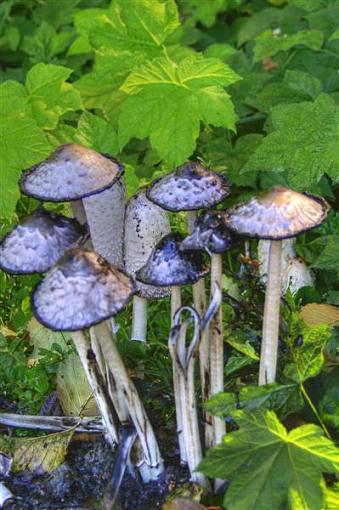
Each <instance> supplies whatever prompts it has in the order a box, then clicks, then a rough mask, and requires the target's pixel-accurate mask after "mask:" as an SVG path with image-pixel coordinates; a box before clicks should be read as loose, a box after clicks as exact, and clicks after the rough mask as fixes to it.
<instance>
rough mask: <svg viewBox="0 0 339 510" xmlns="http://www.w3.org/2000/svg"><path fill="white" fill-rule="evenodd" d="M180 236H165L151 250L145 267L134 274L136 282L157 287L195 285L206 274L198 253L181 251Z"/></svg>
mask: <svg viewBox="0 0 339 510" xmlns="http://www.w3.org/2000/svg"><path fill="white" fill-rule="evenodd" d="M182 240H183V237H182V236H181V235H180V234H169V235H167V236H165V237H164V238H163V239H162V240H161V241H160V242H159V243H158V244H157V245H156V247H155V248H154V249H153V251H152V253H151V255H150V258H149V259H148V261H147V263H146V265H145V266H144V267H142V268H141V269H139V271H137V272H136V278H137V280H140V281H141V282H143V283H148V284H151V285H159V286H169V285H170V286H172V285H186V284H193V283H196V282H197V281H198V280H199V279H200V278H202V277H203V276H205V275H206V274H207V273H208V267H207V266H206V265H205V264H204V260H203V256H202V254H201V253H199V252H194V251H181V250H180V244H181V242H182Z"/></svg>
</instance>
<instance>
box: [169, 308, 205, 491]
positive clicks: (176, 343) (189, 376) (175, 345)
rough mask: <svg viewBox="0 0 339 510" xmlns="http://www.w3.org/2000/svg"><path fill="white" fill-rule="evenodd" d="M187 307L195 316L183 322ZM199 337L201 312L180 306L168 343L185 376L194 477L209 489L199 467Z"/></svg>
mask: <svg viewBox="0 0 339 510" xmlns="http://www.w3.org/2000/svg"><path fill="white" fill-rule="evenodd" d="M184 310H189V311H190V313H191V315H192V317H191V318H190V319H188V320H186V321H185V322H183V323H182V324H180V315H181V313H182V312H183V311H184ZM192 319H193V320H194V335H193V339H192V341H191V343H190V345H189V346H188V349H187V351H186V347H185V340H186V333H187V327H188V325H189V323H190V322H191V321H192ZM200 340H201V321H200V316H199V314H198V313H197V312H196V311H195V310H193V309H192V308H189V307H183V308H181V309H179V310H178V311H177V312H176V314H175V317H174V325H173V327H172V329H171V332H170V335H169V341H168V345H169V351H170V354H171V357H172V359H173V365H174V366H175V367H176V371H177V372H178V373H180V375H181V378H182V383H181V385H180V394H181V415H182V423H183V437H184V441H185V446H186V451H187V461H188V467H189V470H190V474H191V480H192V481H193V482H196V483H198V484H199V485H200V486H201V487H203V488H204V489H207V490H208V489H210V485H209V482H208V479H207V478H206V476H205V475H204V474H203V473H201V472H199V471H196V469H197V467H198V465H199V464H200V462H201V460H202V448H201V441H200V435H199V426H198V415H197V408H196V401H195V392H194V362H195V358H196V356H197V353H198V349H199V343H200Z"/></svg>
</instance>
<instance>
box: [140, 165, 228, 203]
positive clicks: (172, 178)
mask: <svg viewBox="0 0 339 510" xmlns="http://www.w3.org/2000/svg"><path fill="white" fill-rule="evenodd" d="M146 194H147V198H148V199H149V200H151V201H152V202H154V203H155V204H157V205H159V206H160V207H162V208H163V209H167V210H169V211H173V212H177V211H193V210H196V209H205V208H210V207H213V206H214V205H216V204H218V203H219V202H221V201H222V200H223V199H224V198H226V197H227V196H228V195H229V194H230V187H229V183H228V181H227V179H226V178H225V177H224V176H223V175H220V174H217V173H215V172H212V171H211V170H208V169H207V168H205V167H203V166H202V165H199V164H198V163H192V162H189V163H186V164H185V165H182V166H180V167H178V168H177V169H176V170H175V171H174V172H172V173H170V174H168V175H166V176H165V177H161V178H159V179H156V180H155V181H153V182H152V184H151V185H150V186H149V187H148V188H147V191H146Z"/></svg>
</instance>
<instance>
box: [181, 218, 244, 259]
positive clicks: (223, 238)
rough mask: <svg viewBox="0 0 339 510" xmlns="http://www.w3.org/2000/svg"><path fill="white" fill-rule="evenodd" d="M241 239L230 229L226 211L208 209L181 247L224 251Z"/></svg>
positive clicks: (217, 251) (212, 251)
mask: <svg viewBox="0 0 339 510" xmlns="http://www.w3.org/2000/svg"><path fill="white" fill-rule="evenodd" d="M239 241H240V239H239V238H238V237H237V236H236V234H234V233H233V232H232V231H231V230H229V229H228V225H227V216H226V212H225V211H206V212H205V213H204V214H202V215H201V216H199V218H198V219H197V221H196V222H195V226H194V230H193V232H192V234H190V235H189V236H187V237H186V238H185V239H184V240H183V242H182V243H181V249H183V250H206V251H207V252H209V253H223V252H225V251H228V250H230V249H232V248H233V247H234V246H236V245H237V244H238V243H239Z"/></svg>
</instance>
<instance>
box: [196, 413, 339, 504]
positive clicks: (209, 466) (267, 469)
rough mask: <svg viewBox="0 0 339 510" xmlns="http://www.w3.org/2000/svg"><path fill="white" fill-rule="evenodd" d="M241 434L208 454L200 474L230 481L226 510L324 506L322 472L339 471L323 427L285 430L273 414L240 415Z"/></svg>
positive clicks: (201, 466)
mask: <svg viewBox="0 0 339 510" xmlns="http://www.w3.org/2000/svg"><path fill="white" fill-rule="evenodd" d="M237 423H238V425H239V427H240V429H239V430H237V431H235V432H232V433H230V434H227V435H226V436H225V437H224V440H223V443H222V444H221V445H220V446H216V447H214V448H212V449H211V450H209V451H208V452H207V456H206V457H205V459H204V460H203V461H202V463H201V464H200V467H199V470H202V471H204V472H205V473H206V474H207V475H208V476H211V477H216V478H221V479H228V480H231V484H230V486H229V488H228V490H227V492H226V494H225V497H224V505H225V507H226V508H228V509H229V510H243V509H244V508H246V510H254V509H255V510H279V509H280V508H281V507H282V506H285V505H286V504H287V503H288V508H289V509H290V510H297V509H303V510H319V509H320V508H323V507H324V500H325V494H324V492H325V490H324V485H325V484H324V481H323V477H322V473H324V472H326V473H335V472H336V471H337V470H338V469H339V457H338V450H337V448H336V447H335V445H334V444H333V443H332V441H330V440H329V439H327V438H325V437H324V435H323V431H322V429H320V427H317V426H316V425H302V426H301V427H298V428H295V429H293V430H291V431H290V432H287V431H286V429H285V427H284V426H283V425H282V424H281V423H280V422H279V420H278V419H277V417H276V415H275V414H274V413H273V412H272V411H268V412H266V413H265V414H263V413H259V412H257V413H251V414H250V415H249V414H245V413H241V414H240V415H239V418H237Z"/></svg>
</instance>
